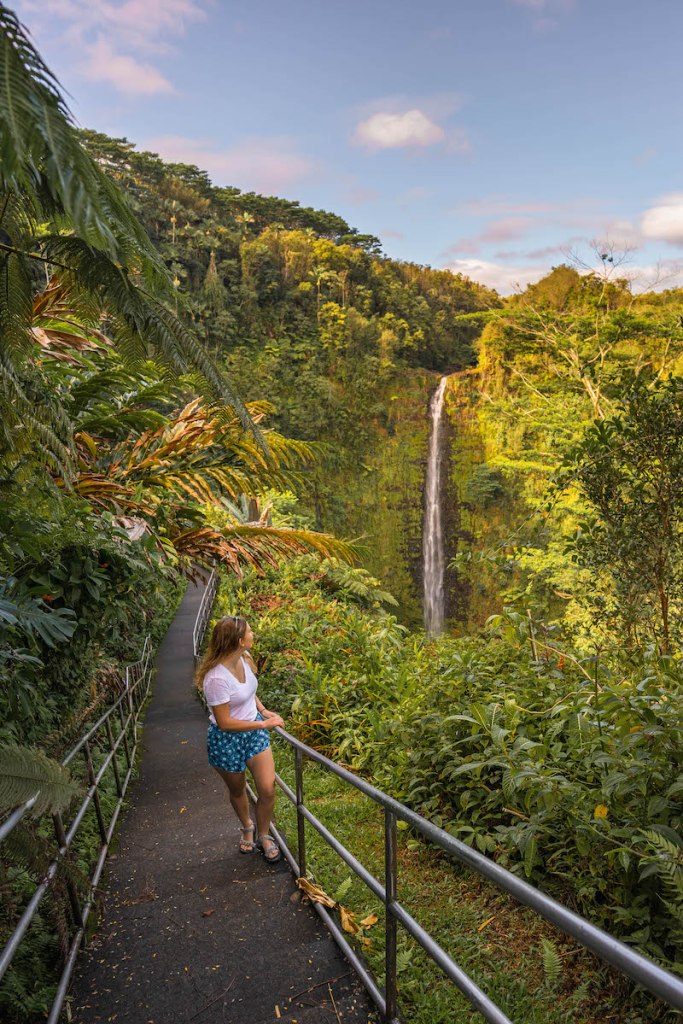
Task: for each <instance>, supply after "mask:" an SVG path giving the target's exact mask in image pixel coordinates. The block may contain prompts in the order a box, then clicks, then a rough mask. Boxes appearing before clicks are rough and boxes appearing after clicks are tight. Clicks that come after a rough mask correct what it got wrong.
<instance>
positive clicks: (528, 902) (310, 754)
mask: <svg viewBox="0 0 683 1024" xmlns="http://www.w3.org/2000/svg"><path fill="white" fill-rule="evenodd" d="M208 618H209V616H208V615H207V616H206V618H205V622H204V630H205V629H206V623H207V622H208ZM202 636H203V631H202ZM200 643H201V637H200ZM273 731H274V732H275V733H277V735H278V736H279V737H280V738H281V739H283V740H284V741H285V742H286V743H288V744H289V745H290V746H291V747H292V748H293V750H294V761H295V764H294V770H295V780H296V792H293V791H292V790H291V789H290V788H289V786H287V784H286V783H285V782H283V780H282V779H281V778H280V776H279V775H276V779H277V782H278V785H279V786H280V788H281V789H282V791H283V792H284V794H285V796H286V797H287V798H288V799H289V800H290V801H291V802H292V803H293V804H294V806H295V807H296V815H297V857H296V858H295V857H294V856H293V854H292V852H291V851H290V849H289V847H288V845H287V843H286V841H285V839H284V837H283V836H282V834H281V833H280V832H278V830H277V828H275V827H274V826H271V831H272V832H273V834H274V836H275V838H276V839H277V840H278V842H279V844H280V846H281V848H282V851H283V853H284V856H285V858H286V859H287V861H288V863H289V865H290V867H291V869H292V871H293V872H294V874H295V875H296V876H297V877H302V876H305V874H306V833H305V823H306V822H308V823H309V824H310V825H312V826H313V828H315V830H316V831H317V832H318V833H319V835H321V836H322V838H323V839H324V840H325V841H326V842H327V843H328V845H329V846H330V847H331V848H332V849H333V850H335V852H336V853H337V854H338V855H339V856H340V857H341V858H342V860H343V861H344V862H345V863H346V864H347V865H348V866H349V867H350V868H351V870H352V871H354V873H355V874H356V875H357V876H358V877H359V878H360V879H361V881H363V882H364V883H365V884H366V885H367V886H368V888H369V889H370V891H371V892H373V893H374V894H375V896H377V897H378V898H379V899H380V900H381V901H382V902H383V903H384V907H385V912H386V921H385V927H386V944H385V979H384V981H385V984H384V992H382V991H381V990H380V988H379V986H378V984H377V982H376V981H375V978H374V977H373V975H372V973H371V972H370V971H369V970H368V967H367V965H366V964H365V963H364V962H363V960H362V959H361V958H360V957H359V955H358V954H357V952H356V951H355V950H354V949H353V947H352V946H351V944H350V943H349V942H348V940H347V939H346V936H345V935H344V932H343V931H342V929H341V928H340V927H339V925H338V924H337V923H336V921H335V920H334V918H333V917H332V916H331V914H330V913H329V911H328V910H327V909H326V908H325V907H324V906H322V904H320V903H317V902H314V903H313V906H314V908H315V910H316V911H317V913H318V914H319V916H320V918H321V920H322V921H323V922H324V924H325V926H326V927H327V928H328V930H329V931H330V932H331V934H332V936H333V938H334V939H335V941H336V942H337V944H338V945H339V946H340V947H341V949H342V951H343V953H344V955H345V956H346V958H347V959H348V961H349V963H350V964H351V966H352V967H353V968H354V969H355V971H356V972H357V974H358V975H359V977H360V979H361V981H362V982H363V984H364V985H365V987H366V989H367V991H368V993H369V995H370V997H371V998H372V1000H373V1002H374V1003H375V1005H376V1006H377V1007H378V1008H379V1010H380V1012H381V1014H382V1016H383V1019H384V1020H385V1021H386V1022H388V1024H398V1017H397V1012H398V1009H397V969H396V952H397V942H396V932H397V925H398V924H401V925H402V926H403V927H404V928H405V929H406V931H408V932H409V933H410V935H412V936H413V938H414V939H415V940H416V941H417V942H418V943H419V944H420V946H422V948H423V949H424V950H425V952H426V953H427V954H428V956H429V957H430V958H431V959H432V960H433V961H434V962H435V963H436V964H437V965H438V966H439V967H440V968H441V970H442V971H443V972H444V973H445V974H446V975H447V977H449V978H450V979H451V981H453V982H454V983H455V984H456V985H457V987H458V988H459V989H460V991H461V992H462V993H463V995H465V997H466V998H467V999H469V1001H470V1003H471V1004H472V1005H473V1006H474V1007H475V1009H476V1010H478V1011H479V1013H481V1014H482V1016H483V1017H484V1018H485V1020H487V1021H489V1022H490V1024H512V1022H511V1021H510V1020H509V1018H508V1017H507V1016H506V1015H505V1014H504V1013H503V1011H502V1010H501V1009H500V1008H499V1007H498V1006H496V1004H495V1003H494V1002H493V1001H492V1000H491V999H490V998H489V997H488V996H487V995H486V993H485V992H483V991H482V990H481V989H480V988H479V986H478V985H477V984H476V983H475V982H474V981H473V980H472V979H471V978H470V977H469V975H468V974H467V973H466V972H465V971H464V970H463V969H462V968H461V967H460V966H459V965H458V964H457V963H456V962H455V961H454V960H453V959H452V957H451V956H450V955H449V954H448V953H447V952H446V951H445V950H444V949H443V948H442V947H441V946H440V945H439V943H438V942H436V940H435V939H433V938H432V936H431V935H430V934H429V933H428V932H427V931H426V929H424V928H423V927H422V926H421V925H420V924H419V923H418V922H417V921H416V920H415V918H413V917H412V915H411V914H410V913H409V912H408V911H407V910H406V909H405V907H403V906H402V905H401V903H400V902H399V901H398V898H397V872H396V822H397V821H404V822H405V823H406V824H408V825H410V826H411V827H412V828H414V829H416V830H417V831H418V832H419V833H420V834H421V835H422V836H423V837H424V838H425V839H427V840H429V841H430V842H433V843H435V844H436V845H437V846H439V847H440V848H441V849H442V850H444V851H445V852H446V853H448V854H449V855H450V856H452V857H455V858H456V859H457V860H459V861H460V862H461V863H463V864H465V865H467V867H469V868H471V869H472V870H474V871H476V872H477V873H478V874H480V875H482V876H484V877H485V878H488V879H489V881H491V882H493V883H494V884H495V885H497V886H499V887H500V888H501V889H503V890H504V891H505V892H507V893H509V894H510V895H511V896H513V897H514V898H515V899H517V900H519V902H520V903H523V904H524V905H525V906H527V907H530V908H531V910H533V911H534V912H535V913H536V914H538V915H539V916H541V917H543V918H545V920H546V921H549V922H550V923H551V924H553V925H554V926H555V927H557V928H559V929H560V930H561V931H563V932H565V933H566V934H567V935H571V936H572V937H573V938H574V939H576V940H577V941H578V942H579V944H580V945H582V946H584V947H585V948H586V949H590V950H591V951H592V952H593V953H596V954H597V956H599V957H600V958H601V959H602V960H605V961H606V962H607V963H610V964H612V966H613V967H616V968H617V970H619V971H621V972H622V973H623V974H626V975H627V976H628V977H629V978H632V979H633V980H634V981H636V982H637V983H638V984H640V985H642V986H643V988H645V989H647V990H648V991H649V992H651V993H653V994H654V995H656V996H658V997H659V998H660V999H662V1000H664V1002H666V1003H668V1004H669V1006H672V1007H674V1008H675V1009H677V1010H683V979H681V978H679V977H676V975H674V974H672V973H671V972H670V971H667V970H665V969H664V968H662V967H660V966H659V965H658V964H656V963H654V961H653V960H650V959H649V958H648V957H646V956H644V955H643V954H642V953H637V952H636V951H635V950H634V949H632V948H631V947H630V946H627V945H625V943H623V942H620V941H619V940H618V939H615V938H614V936H612V935H610V934H609V933H608V932H606V931H604V930H603V929H602V928H598V927H597V926H596V925H594V924H591V922H590V921H588V920H587V919H586V918H584V917H581V915H579V914H575V913H574V912H573V911H571V910H569V909H568V908H567V907H565V906H563V905H562V904H561V903H559V902H558V901H557V900H554V899H552V898H551V897H550V896H546V895H545V894H544V893H542V892H540V891H539V890H538V889H536V888H535V887H534V886H533V885H529V883H528V882H524V881H523V880H522V879H521V878H518V877H517V875H514V874H513V873H512V872H511V871H507V870H506V869H505V868H502V867H500V865H498V864H496V863H495V861H492V860H490V859H489V858H488V857H485V856H484V855H483V854H481V853H478V852H477V851H476V850H473V849H471V847H469V846H467V845H466V844H465V843H462V842H460V840H458V839H455V838H454V837H453V836H452V835H450V834H449V833H448V832H446V831H444V829H442V828H439V827H438V826H437V825H434V824H432V822H430V821H428V820H427V819H426V818H424V817H423V816H422V815H421V814H418V813H417V812H416V811H412V810H410V808H408V807H406V806H405V805H404V804H402V803H400V802H399V801H398V800H395V799H394V798H393V797H390V796H388V795H387V794H386V793H383V792H382V791H381V790H379V789H377V788H376V787H375V786H372V785H370V783H369V782H366V781H365V780H364V779H359V778H358V777H357V776H355V775H353V774H352V773H351V772H349V771H347V769H346V768H342V767H341V766H340V765H338V764H336V763H335V762H334V761H331V760H330V759H329V758H327V757H325V756H324V755H323V754H320V753H318V751H317V750H313V749H312V748H311V747H307V746H306V745H305V744H304V743H302V742H301V741H300V740H298V739H296V737H294V736H292V735H290V734H289V733H288V732H285V730H284V729H281V728H277V729H274V730H273ZM304 758H308V759H309V760H311V761H315V762H316V763H317V764H319V765H321V766H322V767H323V768H325V769H327V771H329V772H331V773H332V774H333V775H336V776H337V778H339V779H342V780H343V781H344V782H346V783H348V784H349V785H351V786H353V787H354V789H357V790H358V791H359V792H361V793H364V794H365V796H368V797H370V799H371V800H373V801H374V802H375V803H376V804H379V805H380V806H381V807H382V808H383V809H384V849H385V857H384V866H385V884H384V885H382V884H381V882H379V881H378V880H377V879H376V878H374V877H373V876H372V875H371V874H370V872H369V871H367V869H366V868H364V867H363V865H362V864H361V863H360V862H359V861H358V860H356V858H355V857H354V856H353V854H352V853H351V852H350V851H349V850H347V849H346V847H345V846H344V845H343V844H342V843H341V842H339V840H338V839H336V837H335V836H334V835H333V834H332V833H331V832H330V831H329V830H328V829H327V828H326V827H325V826H324V825H323V824H322V822H320V821H319V820H318V818H317V817H316V816H315V815H314V814H313V813H312V812H311V811H310V810H309V809H308V807H306V805H305V803H304V779H303V764H304ZM247 788H248V789H249V794H250V797H251V799H252V800H255V799H256V796H255V794H254V792H253V790H252V789H251V787H247Z"/></svg>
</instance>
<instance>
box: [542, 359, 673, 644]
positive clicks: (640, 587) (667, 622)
mask: <svg viewBox="0 0 683 1024" xmlns="http://www.w3.org/2000/svg"><path fill="white" fill-rule="evenodd" d="M615 398H616V399H617V400H618V402H619V406H620V411H619V413H618V414H617V415H615V416H612V417H610V418H609V419H604V420H602V421H600V422H596V423H594V424H593V426H591V427H590V428H589V429H588V430H587V431H586V432H585V434H584V436H583V438H582V439H581V441H580V443H579V444H577V445H576V446H575V447H574V448H573V450H572V451H571V452H570V453H569V455H568V456H567V458H566V459H565V465H564V468H563V471H562V473H561V477H560V479H561V480H562V482H563V484H565V485H566V484H568V483H569V482H570V481H574V482H575V483H576V486H577V487H578V489H579V491H580V494H581V496H582V497H583V499H584V500H585V502H586V505H587V514H586V516H585V520H584V522H583V523H582V524H581V527H580V530H579V531H578V533H577V534H576V536H575V538H574V540H573V542H572V553H573V557H574V560H575V561H576V562H577V563H578V564H579V565H581V566H583V567H584V568H587V569H589V570H590V571H591V574H592V576H593V577H594V579H595V583H596V592H597V594H598V595H601V594H602V596H598V597H597V598H595V599H594V602H593V604H594V608H596V609H598V610H599V611H600V614H601V615H602V616H603V617H605V616H606V617H616V618H617V619H618V620H619V621H621V623H622V624H623V626H624V627H625V629H626V632H627V636H628V637H629V639H630V641H631V643H633V644H639V643H642V641H643V640H645V639H647V638H650V639H654V640H655V641H656V642H657V644H658V646H659V648H660V649H661V651H662V653H664V654H668V653H670V651H671V648H672V642H673V640H674V638H678V637H679V636H680V627H681V612H682V611H683V605H682V602H683V379H682V378H679V377H673V378H670V379H668V380H658V379H656V378H653V377H651V376H647V375H646V374H640V375H639V376H634V375H630V376H629V377H626V378H623V379H622V381H621V382H620V383H619V385H618V386H617V388H616V395H615ZM605 591H606V593H605Z"/></svg>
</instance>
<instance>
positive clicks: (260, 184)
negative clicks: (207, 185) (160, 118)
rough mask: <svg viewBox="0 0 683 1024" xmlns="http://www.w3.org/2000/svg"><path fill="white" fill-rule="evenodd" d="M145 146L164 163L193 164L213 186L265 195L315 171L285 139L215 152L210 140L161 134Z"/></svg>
mask: <svg viewBox="0 0 683 1024" xmlns="http://www.w3.org/2000/svg"><path fill="white" fill-rule="evenodd" d="M145 147H146V148H147V149H150V150H152V151H153V152H154V153H158V154H159V156H161V157H163V159H165V160H170V161H172V162H177V163H187V164H196V165H197V166H198V167H200V168H201V169H202V170H205V171H207V172H208V174H209V176H210V177H211V179H212V181H214V182H215V183H216V184H217V185H236V186H237V187H238V188H241V189H243V190H244V191H247V192H251V191H254V192H261V193H264V194H266V195H273V194H279V193H281V191H282V190H283V189H287V188H290V187H292V186H294V185H296V184H297V183H298V182H300V181H302V180H304V179H305V178H308V177H310V176H311V175H312V174H313V173H314V172H315V171H316V169H317V168H316V165H315V164H314V162H313V161H312V160H309V159H308V158H307V157H305V156H302V155H301V154H299V153H297V152H296V151H295V149H294V143H293V141H292V140H291V139H290V138H288V137H287V136H271V137H251V138H246V139H243V140H242V141H241V142H240V143H238V144H237V145H236V146H231V147H230V148H228V149H217V148H216V144H215V142H213V140H211V139H192V138H187V137H184V136H181V135H165V136H160V137H158V138H155V139H148V140H147V141H146V142H145Z"/></svg>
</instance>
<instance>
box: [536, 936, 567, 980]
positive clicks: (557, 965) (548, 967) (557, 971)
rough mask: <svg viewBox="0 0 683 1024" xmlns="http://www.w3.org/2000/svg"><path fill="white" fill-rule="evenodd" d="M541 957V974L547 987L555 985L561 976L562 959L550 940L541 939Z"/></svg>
mask: <svg viewBox="0 0 683 1024" xmlns="http://www.w3.org/2000/svg"><path fill="white" fill-rule="evenodd" d="M541 955H542V957H543V974H544V976H545V980H546V982H547V983H548V985H555V984H557V982H558V981H559V980H560V976H561V974H562V959H561V957H560V954H559V952H558V949H557V946H556V945H555V943H554V942H551V941H550V939H546V938H545V937H542V938H541Z"/></svg>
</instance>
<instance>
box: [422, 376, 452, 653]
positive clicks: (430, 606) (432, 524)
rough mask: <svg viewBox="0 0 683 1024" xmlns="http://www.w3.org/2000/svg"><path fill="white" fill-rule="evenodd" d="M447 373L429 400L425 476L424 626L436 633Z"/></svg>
mask: <svg viewBox="0 0 683 1024" xmlns="http://www.w3.org/2000/svg"><path fill="white" fill-rule="evenodd" d="M447 381H448V377H442V378H441V382H440V384H439V386H438V388H437V389H436V391H435V392H434V394H433V395H432V400H431V402H430V403H429V414H430V423H431V429H430V434H429V455H428V458H427V477H426V480H425V514H424V527H423V530H422V570H423V578H424V600H423V614H424V623H425V629H426V630H427V633H428V634H429V635H430V636H437V635H438V634H439V633H440V632H441V631H442V630H443V623H444V605H445V602H444V585H443V584H444V581H443V576H444V568H445V555H444V538H443V525H442V515H441V489H442V488H441V476H442V469H443V465H442V463H443V458H442V451H441V449H442V444H441V434H442V430H441V420H442V413H443V400H444V394H445V392H446V383H447Z"/></svg>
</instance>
